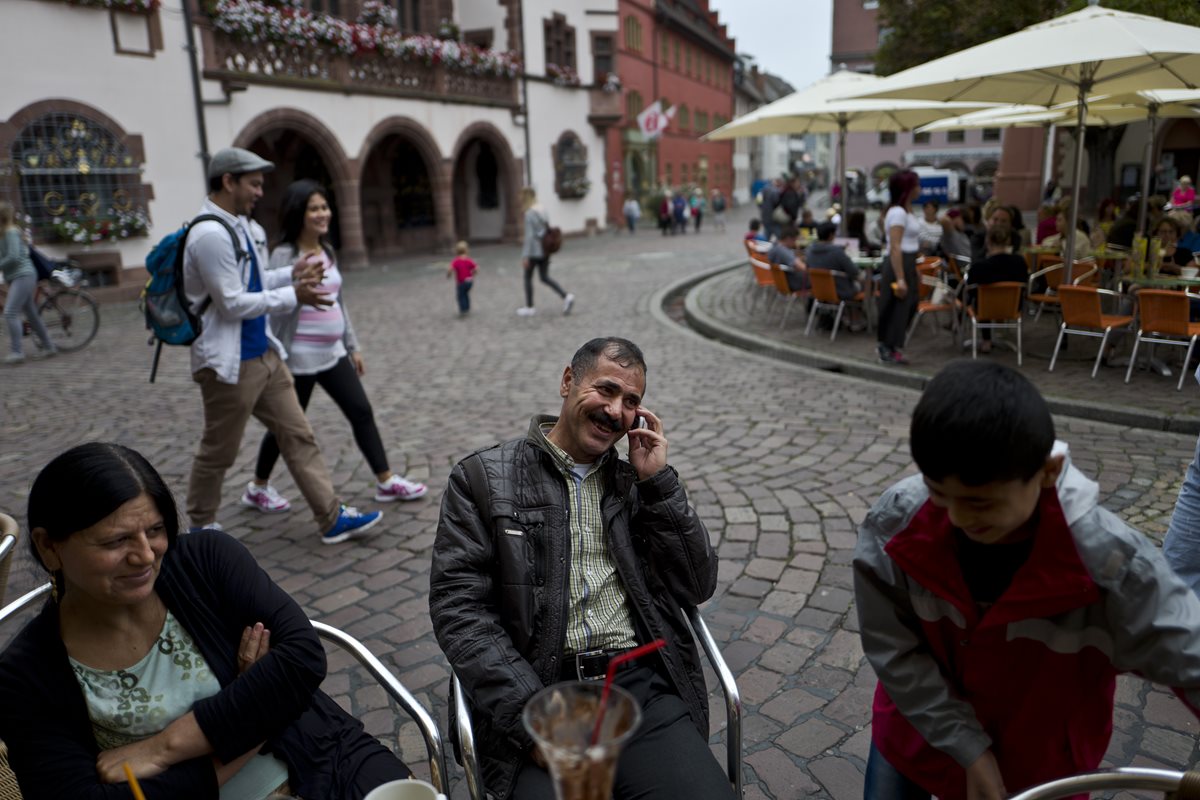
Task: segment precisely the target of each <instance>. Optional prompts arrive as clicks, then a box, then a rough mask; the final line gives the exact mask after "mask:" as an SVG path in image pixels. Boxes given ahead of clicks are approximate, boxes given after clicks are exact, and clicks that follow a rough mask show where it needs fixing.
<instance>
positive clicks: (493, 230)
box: [451, 122, 521, 241]
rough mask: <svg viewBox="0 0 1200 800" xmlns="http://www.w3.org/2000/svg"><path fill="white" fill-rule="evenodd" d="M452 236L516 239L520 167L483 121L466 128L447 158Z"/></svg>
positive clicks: (504, 144)
mask: <svg viewBox="0 0 1200 800" xmlns="http://www.w3.org/2000/svg"><path fill="white" fill-rule="evenodd" d="M451 163H452V164H453V165H454V167H453V182H452V186H453V187H454V219H455V225H454V230H455V235H456V236H458V237H459V238H463V239H470V238H474V237H481V238H484V239H504V240H506V241H512V240H514V239H516V238H517V237H518V236H519V235H520V224H519V215H520V201H519V199H518V193H519V191H520V188H521V186H520V183H521V180H520V174H521V172H520V168H519V165H518V162H517V159H516V158H514V157H513V152H512V148H511V147H510V146H509V144H508V141H507V140H506V139H505V138H504V136H503V134H501V133H500V131H499V130H497V129H496V127H495V126H494V125H492V124H491V123H488V122H475V123H472V124H471V125H468V126H467V127H466V129H465V130H463V132H462V133H460V134H459V136H458V141H456V142H455V144H454V151H453V155H452V156H451Z"/></svg>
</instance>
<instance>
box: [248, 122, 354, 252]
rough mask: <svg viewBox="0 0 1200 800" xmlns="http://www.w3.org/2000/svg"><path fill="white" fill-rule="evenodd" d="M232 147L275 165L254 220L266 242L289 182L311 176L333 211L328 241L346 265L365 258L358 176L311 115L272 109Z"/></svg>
mask: <svg viewBox="0 0 1200 800" xmlns="http://www.w3.org/2000/svg"><path fill="white" fill-rule="evenodd" d="M233 146H234V147H244V148H246V149H247V150H252V151H254V152H256V153H258V154H259V155H261V156H262V157H263V158H266V159H269V160H270V161H273V162H275V172H274V173H273V174H272V175H271V177H270V179H269V180H268V181H267V185H266V188H265V191H264V192H263V198H262V200H260V201H259V203H258V205H257V206H256V208H255V218H257V219H258V221H259V222H260V223H261V224H262V226H263V227H264V228H266V230H267V237H268V240H269V241H272V242H273V241H274V240H275V237H276V236H277V235H278V225H279V223H278V220H279V206H280V202H281V200H282V198H283V193H284V190H285V189H287V187H288V184H290V183H292V182H293V181H296V180H299V179H301V178H310V179H312V180H315V181H318V182H319V183H322V184H324V185H325V186H326V187H327V189H328V192H329V197H328V199H329V204H330V206H331V207H332V208H333V211H334V226H333V229H332V232H331V238H332V239H333V243H334V245H335V246H336V247H337V248H338V250H339V261H340V262H341V263H342V264H343V265H344V266H356V265H359V264H362V263H363V262H364V261H365V260H366V251H365V249H364V247H363V236H362V215H361V213H360V209H359V205H358V186H357V183H358V181H357V178H356V177H355V176H354V173H353V170H352V169H351V165H350V162H349V160H348V159H347V158H346V154H345V152H344V151H343V150H342V146H341V144H340V143H339V142H338V140H337V137H336V136H334V135H333V133H332V132H331V131H330V130H329V129H328V128H327V127H325V125H324V124H323V123H321V122H320V121H319V120H317V119H316V118H315V117H313V116H311V115H309V114H307V113H306V112H304V111H300V110H299V109H295V108H276V109H272V110H270V111H266V112H263V113H262V114H259V115H258V116H257V117H255V118H254V119H252V120H251V121H250V122H249V124H247V125H246V127H244V128H243V129H242V130H241V132H240V133H239V134H238V135H237V136H236V137H235V138H234V140H233Z"/></svg>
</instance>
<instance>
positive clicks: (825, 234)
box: [817, 222, 837, 242]
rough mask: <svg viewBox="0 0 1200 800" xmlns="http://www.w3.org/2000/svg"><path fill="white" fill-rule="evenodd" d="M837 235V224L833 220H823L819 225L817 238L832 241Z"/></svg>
mask: <svg viewBox="0 0 1200 800" xmlns="http://www.w3.org/2000/svg"><path fill="white" fill-rule="evenodd" d="M835 236H837V225H834V224H833V223H832V222H822V223H821V224H820V225H818V226H817V238H818V239H820V240H821V241H822V242H832V241H833V239H834V237H835Z"/></svg>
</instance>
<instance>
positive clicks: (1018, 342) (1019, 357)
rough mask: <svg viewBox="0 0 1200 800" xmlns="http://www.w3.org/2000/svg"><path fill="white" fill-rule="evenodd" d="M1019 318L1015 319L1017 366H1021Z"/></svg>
mask: <svg viewBox="0 0 1200 800" xmlns="http://www.w3.org/2000/svg"><path fill="white" fill-rule="evenodd" d="M1022 349H1024V348H1022V346H1021V318H1020V317H1017V366H1018V367H1019V366H1021V350H1022Z"/></svg>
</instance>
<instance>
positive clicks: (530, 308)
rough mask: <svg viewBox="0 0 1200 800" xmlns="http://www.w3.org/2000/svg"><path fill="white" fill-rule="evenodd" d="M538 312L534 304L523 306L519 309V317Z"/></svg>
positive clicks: (529, 315)
mask: <svg viewBox="0 0 1200 800" xmlns="http://www.w3.org/2000/svg"><path fill="white" fill-rule="evenodd" d="M536 313H537V309H536V308H534V307H533V306H521V307H520V308H518V309H517V316H518V317H532V316H533V315H534V314H536Z"/></svg>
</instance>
